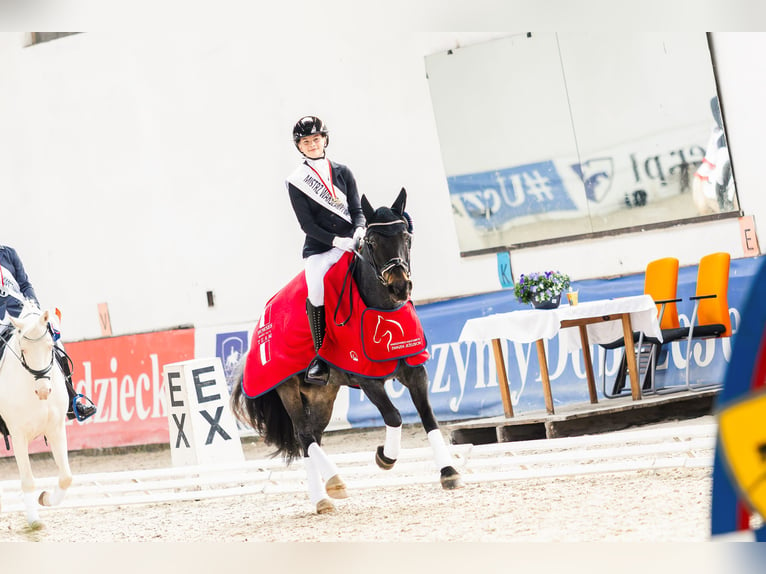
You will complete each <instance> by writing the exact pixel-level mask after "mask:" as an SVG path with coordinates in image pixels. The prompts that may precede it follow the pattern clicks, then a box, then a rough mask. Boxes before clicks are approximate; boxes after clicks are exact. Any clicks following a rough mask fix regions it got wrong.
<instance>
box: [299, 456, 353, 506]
mask: <svg viewBox="0 0 766 574" xmlns="http://www.w3.org/2000/svg"><path fill="white" fill-rule="evenodd" d="M308 453H309V457H311V458H312V459H313V460H314V464H315V465H316V467H317V469H319V474H320V475H321V476H322V478H323V479H324V480H325V485H324V488H325V490H326V491H327V494H328V496H330V498H348V493H347V492H346V483H344V482H343V480H341V478H340V476H338V467H337V466H336V465H335V463H334V462H333V461H331V460H330V458H329V457H328V456H327V454H326V453H325V451H323V450H322V447H320V446H319V445H318V444H317V443H315V442H312V443H311V444H310V445H309V448H308Z"/></svg>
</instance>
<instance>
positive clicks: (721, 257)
mask: <svg viewBox="0 0 766 574" xmlns="http://www.w3.org/2000/svg"><path fill="white" fill-rule="evenodd" d="M730 263H731V256H730V255H729V254H728V253H711V254H709V255H705V256H704V257H703V258H702V259H700V263H699V268H698V270H697V289H696V292H695V295H694V297H691V298H690V299H691V300H692V301H694V310H693V311H692V317H691V319H690V321H689V333H688V337H687V345H686V388H687V389H689V390H699V389H706V388H714V387H720V386H721V384H722V382H721V383H713V384H702V385H693V384H691V383H690V381H689V367H690V364H689V359H691V353H692V342H693V341H694V339H710V338H720V337H731V318H730V317H729V266H730Z"/></svg>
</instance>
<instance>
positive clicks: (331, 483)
mask: <svg viewBox="0 0 766 574" xmlns="http://www.w3.org/2000/svg"><path fill="white" fill-rule="evenodd" d="M324 489H325V491H326V492H327V494H328V495H329V496H330V498H348V493H347V492H346V483H344V482H343V481H342V480H341V478H340V477H339V476H338V475H337V474H336V475H335V476H333V477H332V478H330V480H328V481H327V484H325V485H324Z"/></svg>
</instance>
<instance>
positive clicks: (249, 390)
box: [242, 253, 430, 398]
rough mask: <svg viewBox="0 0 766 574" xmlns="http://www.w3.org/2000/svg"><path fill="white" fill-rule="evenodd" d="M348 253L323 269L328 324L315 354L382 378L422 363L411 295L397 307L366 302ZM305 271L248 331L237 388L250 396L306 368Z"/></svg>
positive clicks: (309, 350)
mask: <svg viewBox="0 0 766 574" xmlns="http://www.w3.org/2000/svg"><path fill="white" fill-rule="evenodd" d="M353 257H354V256H353V254H352V253H346V254H345V255H344V256H343V257H341V259H340V260H339V261H338V262H337V263H336V264H335V265H334V266H333V267H332V268H331V269H330V270H329V271H328V272H327V273H326V274H325V309H326V316H327V329H326V333H325V338H324V343H323V344H322V347H321V348H320V349H319V356H320V357H321V358H322V359H324V360H325V361H326V362H327V363H328V364H330V365H331V366H333V367H335V368H336V369H340V370H342V371H345V372H347V373H351V374H354V375H358V376H362V377H369V378H386V377H388V376H390V375H391V374H393V373H394V372H395V371H396V369H397V368H398V367H399V362H400V361H405V362H406V364H408V365H409V366H417V365H422V364H423V363H425V362H426V361H427V360H428V359H429V357H430V355H429V353H428V351H427V349H426V348H427V341H426V337H425V333H424V331H423V327H422V325H421V323H420V320H419V318H418V316H417V313H416V312H415V307H414V305H413V304H412V302H411V301H407V302H406V303H405V304H404V305H402V306H400V307H399V308H397V309H375V308H371V307H367V306H365V304H364V302H363V301H362V299H361V297H360V295H359V292H358V289H357V286H356V283H355V282H354V281H353V277H352V276H351V264H352V262H353ZM307 296H308V288H307V286H306V276H305V273H304V272H301V273H299V274H298V275H296V276H295V277H294V278H293V279H292V280H291V281H290V282H289V283H288V284H287V285H286V286H285V287H284V288H283V289H282V290H280V291H279V292H278V293H277V294H276V295H274V296H273V297H272V298H271V299H270V300H269V301H268V302H267V303H266V306H265V307H264V310H263V314H262V315H261V317H260V318H259V320H258V324H257V325H256V327H255V330H254V332H253V336H252V340H251V344H250V352H249V353H248V354H247V360H246V363H245V371H244V379H243V384H242V389H243V391H244V393H245V395H246V396H248V397H250V398H255V397H257V396H259V395H262V394H264V393H266V392H268V391H270V390H271V389H273V388H274V387H276V386H278V385H280V384H281V383H283V382H284V381H286V380H287V379H289V378H290V377H292V376H294V375H296V374H298V373H301V372H302V371H305V370H306V367H307V366H308V364H309V363H310V362H311V360H312V359H313V358H314V357H315V356H316V353H315V351H314V343H313V340H312V338H311V331H310V327H309V322H308V317H307V316H306V310H305V302H306V297H307Z"/></svg>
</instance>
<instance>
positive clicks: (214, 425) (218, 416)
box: [199, 405, 231, 445]
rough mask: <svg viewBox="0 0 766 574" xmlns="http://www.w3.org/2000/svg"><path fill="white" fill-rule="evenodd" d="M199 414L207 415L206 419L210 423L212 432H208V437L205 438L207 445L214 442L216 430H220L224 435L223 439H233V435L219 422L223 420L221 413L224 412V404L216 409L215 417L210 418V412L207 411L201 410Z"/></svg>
mask: <svg viewBox="0 0 766 574" xmlns="http://www.w3.org/2000/svg"><path fill="white" fill-rule="evenodd" d="M199 414H201V415H202V416H203V417H205V420H206V421H207V422H209V423H210V432H209V433H207V439H205V444H206V445H208V444H211V443H212V442H213V438H214V437H215V433H216V432H218V433H219V434H220V435H221V436H222V437H223V440H231V437H230V436H229V435H228V433H227V432H226V431H225V430H223V427H222V426H221V425H220V424H218V421H220V420H221V414H223V405H221V406H219V407H218V408H217V409H216V411H215V418H210V414H209V413H208V412H207V411H200V412H199Z"/></svg>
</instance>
